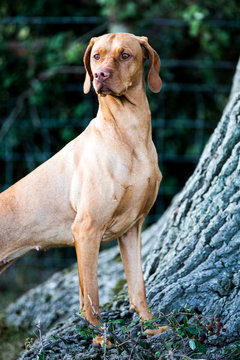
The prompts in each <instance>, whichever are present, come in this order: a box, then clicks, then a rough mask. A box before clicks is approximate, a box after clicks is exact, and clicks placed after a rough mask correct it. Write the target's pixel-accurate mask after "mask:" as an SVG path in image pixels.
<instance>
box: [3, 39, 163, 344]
mask: <svg viewBox="0 0 240 360" xmlns="http://www.w3.org/2000/svg"><path fill="white" fill-rule="evenodd" d="M147 58H148V59H149V74H148V83H149V87H150V89H151V90H152V91H153V92H159V91H160V89H161V79H160V77H159V74H158V73H159V69H160V60H159V57H158V55H157V53H156V52H155V50H153V49H152V47H151V46H150V45H149V44H148V40H147V38H145V37H137V36H134V35H131V34H108V35H104V36H101V37H99V38H93V39H92V40H91V42H90V44H89V46H88V48H87V50H86V53H85V57H84V64H85V67H86V70H87V74H86V79H85V83H84V92H85V93H87V92H88V91H89V90H90V86H91V81H93V86H94V89H95V91H96V93H97V94H98V100H99V110H98V113H97V117H96V118H95V119H93V120H92V121H91V123H90V124H89V126H88V127H87V128H86V130H85V131H84V132H83V133H82V134H81V135H79V136H78V137H77V138H76V139H74V140H73V141H72V142H70V143H69V144H68V145H66V146H65V147H64V148H63V149H62V150H61V151H60V152H58V153H57V154H56V155H55V156H53V157H52V158H51V159H49V160H48V161H46V162H45V163H44V164H42V165H41V166H39V167H38V168H37V169H35V170H34V171H33V172H31V173H30V174H29V175H27V176H26V177H24V178H23V179H22V180H20V181H18V182H17V183H16V184H15V185H13V186H11V187H10V188H9V189H7V190H6V191H4V192H3V193H1V194H0V270H3V269H5V268H6V267H7V266H8V265H9V264H11V263H12V262H13V261H14V260H15V259H17V258H18V257H20V256H21V255H23V254H25V253H27V252H29V251H31V250H34V249H36V250H39V249H46V248H50V247H59V246H75V248H76V253H77V260H78V271H79V287H80V301H81V309H82V310H85V316H86V318H87V320H88V321H89V322H90V323H92V324H94V325H98V324H99V322H98V320H97V319H96V318H95V317H94V315H93V311H92V307H91V304H90V302H89V297H88V296H90V298H91V299H92V302H93V305H94V307H95V309H96V310H97V311H98V312H99V298H98V282H97V263H98V253H99V246H100V243H101V242H104V241H109V240H112V239H115V238H118V241H119V246H120V252H121V257H122V261H123V265H124V268H125V273H126V277H127V283H128V290H129V296H130V306H131V309H132V310H135V311H136V312H137V313H138V315H139V316H141V317H142V318H143V319H150V318H151V316H152V315H151V313H150V312H148V311H147V308H148V305H147V301H146V295H145V286H144V280H143V274H142V267H141V227H142V224H143V221H144V218H145V217H146V215H147V214H148V212H149V210H150V209H151V207H152V205H153V203H154V201H155V199H156V196H157V193H158V188H159V184H160V181H161V173H160V171H159V168H158V159H157V153H156V150H155V147H154V144H153V142H152V134H151V114H150V110H149V105H148V101H147V98H146V94H145V82H144V71H143V63H144V61H145V59H147ZM113 276H114V274H113ZM165 329H166V327H161V328H159V329H158V330H155V331H152V332H151V331H149V335H153V334H154V333H157V332H162V331H164V330H165ZM102 341H103V338H102V337H101V336H99V337H97V338H96V339H95V342H96V343H102Z"/></svg>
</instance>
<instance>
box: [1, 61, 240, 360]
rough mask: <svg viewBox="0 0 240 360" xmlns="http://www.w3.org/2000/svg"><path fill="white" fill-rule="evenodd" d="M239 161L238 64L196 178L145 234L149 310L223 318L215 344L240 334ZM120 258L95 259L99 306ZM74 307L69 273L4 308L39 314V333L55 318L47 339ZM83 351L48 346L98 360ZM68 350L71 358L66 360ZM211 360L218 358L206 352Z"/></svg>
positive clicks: (68, 324) (28, 320)
mask: <svg viewBox="0 0 240 360" xmlns="http://www.w3.org/2000/svg"><path fill="white" fill-rule="evenodd" d="M239 156H240V61H239V64H238V67H237V71H236V74H235V77H234V82H233V87H232V91H231V96H230V99H229V103H228V105H227V106H226V109H225V111H224V113H223V116H222V119H221V121H220V122H219V125H218V127H217V128H216V130H215V131H214V133H213V135H212V137H211V138H210V140H209V142H208V144H207V146H206V148H205V150H204V152H203V154H202V156H201V158H200V161H199V164H198V166H197V168H196V170H195V172H194V174H193V175H192V176H191V178H190V179H189V180H188V182H187V183H186V185H185V187H184V189H183V190H182V191H181V193H180V194H178V195H177V196H176V197H175V198H174V199H173V202H172V204H171V206H170V208H169V209H168V210H167V211H166V213H165V214H164V215H163V216H162V218H161V219H160V220H159V222H158V223H157V224H155V225H154V226H152V227H151V228H150V229H148V230H147V231H146V232H145V233H144V235H143V258H144V274H145V279H146V288H147V295H148V302H149V305H150V307H151V308H152V310H154V311H161V312H163V313H165V314H167V313H169V312H170V311H172V310H174V309H180V308H183V307H184V306H185V305H186V304H188V305H189V306H191V308H193V309H195V310H197V312H198V313H199V314H200V313H201V314H203V315H204V314H205V315H207V316H210V317H211V316H213V317H216V316H217V317H220V318H221V320H222V322H223V323H224V327H225V328H226V331H227V332H226V336H225V337H220V340H218V341H221V342H222V343H221V344H220V345H226V344H233V343H234V342H236V341H237V340H239V337H240V160H239V159H240V157H239ZM118 258H119V251H118V249H117V248H113V249H110V250H105V251H104V252H103V253H102V254H101V255H100V258H99V282H100V302H101V303H103V302H104V300H105V301H106V300H108V298H107V297H106V295H107V294H108V293H109V290H110V288H113V287H116V284H117V282H119V280H121V279H122V278H123V269H122V265H121V263H120V262H119V261H118ZM112 280H114V282H111V281H112ZM110 284H111V285H110ZM119 284H120V282H119ZM103 294H104V296H103ZM126 304H127V302H126V301H125V302H124V301H123V302H121V301H120V300H119V299H118V300H117V301H113V303H112V308H111V311H110V313H109V312H108V313H106V314H107V316H110V317H111V314H112V315H114V311H115V310H116V309H117V308H119V307H120V313H119V314H120V317H122V318H124V317H125V315H127V316H129V313H128V312H127V308H126V306H127V305H126ZM77 309H78V284H77V275H76V269H74V270H73V271H72V272H69V273H67V274H63V273H59V274H56V275H54V276H53V278H52V279H50V280H49V281H47V282H46V283H45V284H43V285H41V286H40V287H38V288H36V289H35V290H31V291H30V292H29V294H27V295H25V296H24V297H22V298H20V299H19V300H18V301H17V303H16V304H13V305H11V306H10V307H9V308H8V309H7V312H6V319H7V322H8V323H10V322H11V323H14V324H15V325H19V326H20V325H21V326H23V325H25V326H29V325H32V326H33V324H34V322H35V320H36V317H37V315H38V316H39V317H40V319H41V322H42V326H43V329H44V330H46V329H47V328H50V327H51V326H52V325H53V324H54V323H56V321H57V320H58V319H60V320H61V322H59V321H58V324H57V325H56V326H55V327H54V328H53V329H52V331H51V332H50V333H48V334H47V336H48V337H49V336H50V335H51V334H55V335H56V334H59V333H60V334H61V335H62V334H69V333H72V332H73V330H74V329H75V327H76V325H75V320H74V321H73V320H72V319H70V320H67V319H68V318H69V315H70V314H73V313H74V312H76V311H77ZM44 314H46V316H45V317H44ZM114 316H115V315H114ZM24 321H25V323H24ZM213 340H214V339H213ZM215 340H216V339H215ZM153 342H154V340H153ZM213 343H214V341H213ZM215 344H217V340H216V341H215ZM64 346H65V347H64ZM79 346H80V347H79ZM40 347H41V345H40V344H39V343H36V344H35V345H34V348H33V350H32V352H30V353H27V352H24V354H23V355H22V356H21V357H20V358H21V359H30V358H32V357H31V356H33V352H34V351H35V353H36V351H38V350H39V349H40ZM86 351H87V350H86V345H84V344H83V343H82V344H81V345H79V343H76V341H75V342H74V341H73V343H72V344H70V345H69V347H67V345H63V347H62V348H59V347H58V348H57V351H56V356H55V355H54V348H53V349H52V354H51V359H55V358H60V357H58V356H60V355H59V352H60V353H61V354H62V356H61V358H64V359H65V358H66V359H68V358H69V359H71V358H73V359H75V358H76V359H85V358H86V359H87V358H96V357H93V356H95V355H93V354H95V353H93V352H91V351H92V350H89V351H90V352H89V353H88V352H86ZM94 351H95V352H96V350H94ZM66 352H68V354H70V355H69V356H70V357H68V355H66V357H63V354H66ZM76 354H77V355H76ZM81 354H82V355H81ZM71 356H73V357H71ZM75 356H77V357H75ZM97 356H98V355H97ZM113 358H114V357H113ZM209 358H214V359H215V358H216V357H215V355H213V357H210V355H209Z"/></svg>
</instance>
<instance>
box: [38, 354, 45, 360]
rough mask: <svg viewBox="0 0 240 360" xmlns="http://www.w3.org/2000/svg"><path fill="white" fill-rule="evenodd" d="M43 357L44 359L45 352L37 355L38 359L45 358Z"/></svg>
mask: <svg viewBox="0 0 240 360" xmlns="http://www.w3.org/2000/svg"><path fill="white" fill-rule="evenodd" d="M45 359H46V354H45V353H43V354H40V355H38V360H45Z"/></svg>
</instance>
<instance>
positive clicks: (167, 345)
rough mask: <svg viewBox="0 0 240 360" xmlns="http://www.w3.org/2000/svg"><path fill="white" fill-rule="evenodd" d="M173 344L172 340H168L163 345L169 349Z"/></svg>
mask: <svg viewBox="0 0 240 360" xmlns="http://www.w3.org/2000/svg"><path fill="white" fill-rule="evenodd" d="M172 346H173V341H170V342H168V343H166V344H165V347H166V348H167V349H168V350H169V349H171V347H172Z"/></svg>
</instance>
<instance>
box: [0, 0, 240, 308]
mask: <svg viewBox="0 0 240 360" xmlns="http://www.w3.org/2000/svg"><path fill="white" fill-rule="evenodd" d="M123 28H124V29H125V31H129V32H133V33H135V34H136V35H144V36H148V38H149V42H150V44H151V45H152V47H153V48H154V49H155V50H156V51H157V52H158V54H159V55H160V58H161V71H160V74H161V78H162V80H163V88H162V91H161V92H160V93H159V94H152V93H151V92H150V91H148V90H147V93H148V98H149V103H150V107H151V111H152V124H153V138H154V142H155V145H156V148H157V151H158V156H159V165H160V168H161V171H162V173H163V181H162V184H161V188H160V192H159V196H158V198H157V201H156V203H155V205H154V207H153V209H152V211H151V213H150V215H149V216H148V218H147V220H146V223H145V226H148V225H150V224H151V223H153V222H155V221H156V220H157V219H158V218H159V217H160V215H161V214H162V213H163V212H164V210H165V209H166V208H167V206H168V205H169V203H170V201H171V199H172V197H173V196H174V195H175V194H176V193H177V192H178V191H179V190H180V189H181V188H182V186H183V185H184V183H185V182H186V180H187V179H188V178H189V176H190V175H191V174H192V172H193V170H194V168H195V166H196V163H197V161H198V159H199V156H200V154H201V152H202V149H203V147H204V145H205V144H206V142H207V140H208V138H209V136H210V135H211V133H212V132H213V130H214V128H215V127H216V125H217V122H218V120H219V118H220V116H221V114H222V111H223V109H224V106H225V104H226V102H227V99H228V95H229V91H230V88H231V82H232V76H233V74H234V69H235V66H236V63H237V60H238V57H239V49H240V36H239V30H240V10H239V2H238V1H234V0H228V1H227V2H226V1H225V0H216V1H214V2H213V1H210V0H200V1H191V0H181V1H178V0H163V1H154V0H152V1H151V0H142V1H138V2H136V1H123V0H120V1H119V0H111V1H110V0H98V1H91V0H88V1H84V0H81V1H76V0H75V1H73V0H68V1H67V3H66V2H65V1H61V0H55V1H53V0H52V1H49V0H48V1H45V0H35V1H34V2H33V1H31V0H24V1H20V0H18V1H17V0H15V1H14V2H9V1H6V0H2V1H1V3H0V191H2V190H4V189H5V188H7V187H8V186H10V185H11V184H13V183H14V182H16V181H17V180H19V179H20V178H21V177H23V176H24V175H26V174H27V173H28V172H30V171H31V170H33V169H34V168H35V167H36V166H38V165H39V164H40V163H42V162H43V161H45V160H47V159H48V158H49V157H51V156H52V155H53V154H55V153H56V152H57V151H58V150H60V149H61V148H62V147H63V146H64V145H65V144H66V143H67V142H69V141H70V140H72V139H73V138H74V137H76V136H77V135H78V134H79V133H80V132H81V131H82V130H83V129H84V128H85V127H86V126H87V124H88V123H89V121H90V120H91V119H92V118H93V117H94V116H95V114H96V111H97V98H96V95H95V94H94V93H93V92H91V93H90V94H88V95H84V94H83V91H82V85H83V81H84V76H85V71H84V68H83V60H82V59H83V55H84V51H85V49H86V46H87V44H88V42H89V40H90V38H91V37H92V36H99V35H102V34H104V33H106V32H109V31H115V29H120V30H121V29H123ZM74 261H75V253H74V249H54V250H51V251H49V252H47V253H39V254H30V255H26V256H25V257H23V258H22V259H20V260H18V261H17V262H16V264H15V265H13V266H12V267H10V268H9V269H8V270H7V271H6V272H5V273H4V274H3V275H2V276H1V278H0V306H1V307H3V306H5V305H7V304H8V303H9V301H11V300H13V299H15V298H16V297H17V296H18V295H19V294H21V293H23V292H24V291H26V290H27V289H29V288H30V287H32V286H34V285H36V284H39V283H40V282H41V281H43V280H44V279H47V278H48V277H49V276H50V274H52V273H53V272H54V271H56V270H59V269H62V268H64V267H66V266H69V265H71V264H72V263H73V262H74Z"/></svg>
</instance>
